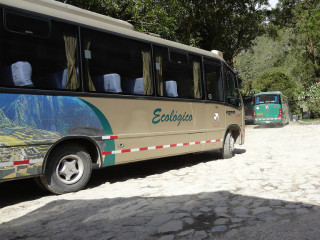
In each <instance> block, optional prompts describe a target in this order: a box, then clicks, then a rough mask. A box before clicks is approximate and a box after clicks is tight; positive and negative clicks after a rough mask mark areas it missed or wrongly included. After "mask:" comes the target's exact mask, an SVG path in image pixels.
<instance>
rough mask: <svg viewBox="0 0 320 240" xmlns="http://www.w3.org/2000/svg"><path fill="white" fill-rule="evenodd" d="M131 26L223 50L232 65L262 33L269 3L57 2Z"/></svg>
mask: <svg viewBox="0 0 320 240" xmlns="http://www.w3.org/2000/svg"><path fill="white" fill-rule="evenodd" d="M58 1H61V2H65V3H69V4H72V5H75V6H78V7H81V8H84V9H87V10H91V11H94V12H98V13H101V14H105V15H108V16H111V17H115V18H118V19H122V20H125V21H128V22H130V23H132V24H133V25H134V26H135V28H136V29H137V30H138V31H143V32H153V33H156V34H159V35H160V36H161V37H163V38H166V39H169V40H173V41H177V42H180V43H184V44H187V45H192V46H195V47H200V48H202V49H206V50H213V49H216V50H220V51H222V52H223V53H224V58H225V59H226V61H227V62H229V63H231V64H232V63H233V62H235V60H236V56H237V55H238V54H239V53H240V51H242V50H243V49H248V48H249V47H251V46H252V44H253V43H254V39H255V38H256V36H258V35H261V34H262V33H263V27H262V22H263V20H264V19H265V16H264V10H262V6H263V5H264V4H267V3H268V1H267V0H241V1H236V0H180V1H178V0H163V1H159V0H122V1H120V0H88V1H87V0H58Z"/></svg>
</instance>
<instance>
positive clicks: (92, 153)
mask: <svg viewBox="0 0 320 240" xmlns="http://www.w3.org/2000/svg"><path fill="white" fill-rule="evenodd" d="M0 21H1V23H0V35H1V37H0V42H1V43H0V182H3V181H8V180H14V179H21V178H27V177H34V178H36V179H38V180H39V182H40V183H41V184H42V185H43V186H44V187H45V188H47V189H48V190H49V191H51V192H53V193H55V194H62V193H66V192H72V191H77V190H80V189H82V188H83V187H84V186H85V185H86V183H87V182H88V180H89V178H90V175H91V171H92V168H101V167H106V166H112V165H115V164H123V163H129V162H134V161H141V160H146V159H153V158H160V157H167V156H174V155H179V154H186V153H193V152H201V151H207V150H213V149H221V151H222V157H223V158H230V157H232V155H233V151H234V143H235V142H236V141H237V142H238V143H239V144H243V143H244V134H245V130H244V128H245V124H244V108H243V103H242V100H241V96H240V94H239V91H238V84H237V76H236V75H235V74H234V72H233V71H232V69H230V68H229V67H228V66H227V64H226V62H225V61H224V60H223V58H222V57H221V56H220V55H221V54H220V53H219V52H217V51H212V52H209V51H204V50H201V49H197V48H193V47H190V46H186V45H183V44H179V43H175V42H171V41H168V40H164V39H161V38H158V37H155V36H151V35H148V34H144V33H139V32H137V31H135V30H134V28H133V26H132V25H131V24H129V23H127V22H124V21H120V20H116V19H112V18H109V17H106V16H102V15H99V14H96V13H92V12H89V11H85V10H82V9H79V8H76V7H73V6H70V5H67V4H63V3H60V2H56V1H53V0H1V1H0ZM217 53H218V54H217Z"/></svg>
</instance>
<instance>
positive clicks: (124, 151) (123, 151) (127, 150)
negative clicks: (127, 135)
mask: <svg viewBox="0 0 320 240" xmlns="http://www.w3.org/2000/svg"><path fill="white" fill-rule="evenodd" d="M121 152H122V153H126V152H131V149H124V150H121Z"/></svg>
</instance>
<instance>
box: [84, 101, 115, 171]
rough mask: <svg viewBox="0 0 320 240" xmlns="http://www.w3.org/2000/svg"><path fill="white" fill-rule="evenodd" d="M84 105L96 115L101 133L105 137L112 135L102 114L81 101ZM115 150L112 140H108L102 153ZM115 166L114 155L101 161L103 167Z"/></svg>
mask: <svg viewBox="0 0 320 240" xmlns="http://www.w3.org/2000/svg"><path fill="white" fill-rule="evenodd" d="M81 100H82V101H83V102H84V103H86V104H87V105H88V106H89V107H90V108H91V109H92V110H93V111H94V113H95V114H96V116H97V117H98V118H99V121H100V122H101V125H102V127H103V131H104V133H105V135H113V132H112V129H111V125H110V123H109V121H108V119H107V118H106V117H105V116H104V114H103V113H102V112H101V111H100V110H99V109H98V108H97V107H96V106H94V105H93V104H91V103H89V102H87V101H85V100H83V99H81ZM114 150H115V144H114V140H113V139H110V140H108V141H106V149H105V150H104V151H106V152H107V151H114ZM114 164H115V155H105V156H104V160H103V166H108V165H114Z"/></svg>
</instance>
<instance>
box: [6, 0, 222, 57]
mask: <svg viewBox="0 0 320 240" xmlns="http://www.w3.org/2000/svg"><path fill="white" fill-rule="evenodd" d="M1 4H3V5H7V6H11V7H15V8H19V9H22V10H28V11H33V12H37V13H41V14H44V15H48V16H52V17H56V18H60V19H65V20H68V21H70V22H75V23H78V24H81V25H86V26H91V27H95V28H100V29H103V30H107V31H110V32H113V33H116V34H120V35H125V36H129V37H132V38H136V39H139V40H144V41H149V42H152V43H157V44H161V45H166V46H169V47H172V48H178V49H180V50H184V51H191V52H194V53H197V54H200V55H204V56H208V57H211V58H216V59H219V60H221V61H224V59H223V57H222V53H221V52H220V53H219V52H218V51H216V50H214V51H212V52H210V51H206V50H203V49H199V48H195V47H191V46H188V45H184V44H181V43H177V42H173V41H169V40H165V39H162V38H159V37H155V36H152V35H148V34H146V33H141V32H138V31H135V30H134V27H133V25H131V24H130V23H128V22H126V21H122V20H118V19H115V18H111V17H107V16H105V15H101V14H98V13H94V12H91V11H87V10H84V9H81V8H78V7H75V6H71V5H68V4H65V3H61V2H57V1H54V0H1Z"/></svg>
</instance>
